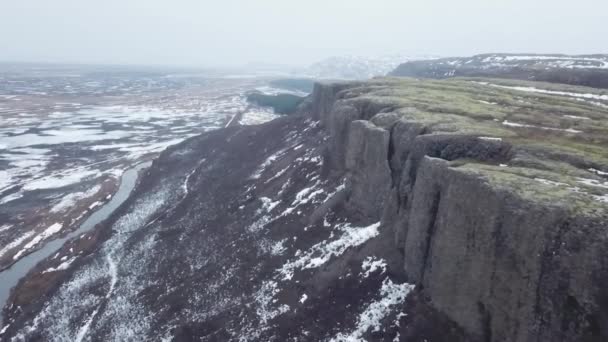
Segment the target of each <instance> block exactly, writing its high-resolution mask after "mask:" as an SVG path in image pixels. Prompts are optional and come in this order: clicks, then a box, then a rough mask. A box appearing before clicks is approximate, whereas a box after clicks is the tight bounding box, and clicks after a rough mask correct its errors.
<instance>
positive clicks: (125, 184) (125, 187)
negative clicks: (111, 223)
mask: <svg viewBox="0 0 608 342" xmlns="http://www.w3.org/2000/svg"><path fill="white" fill-rule="evenodd" d="M150 165H151V162H145V163H141V164H139V165H137V166H135V167H133V168H131V169H129V170H127V171H125V173H124V174H123V175H122V177H121V180H120V187H119V188H118V191H117V192H116V194H115V195H114V196H113V197H112V199H111V200H110V201H109V202H108V203H106V204H105V205H104V206H102V207H101V208H100V209H98V210H97V211H95V212H94V213H93V214H92V215H91V216H89V217H88V218H87V219H86V221H84V222H83V223H82V224H81V225H80V227H79V228H78V229H77V230H75V231H73V232H71V233H69V234H68V235H66V236H64V237H62V238H58V239H55V240H53V241H50V242H48V243H46V244H45V246H44V247H43V248H41V249H39V250H37V251H35V252H33V253H31V254H29V255H27V256H26V257H24V258H22V259H20V260H19V261H18V262H16V263H15V264H13V265H12V266H11V267H10V268H8V269H6V270H4V271H2V272H0V310H1V309H2V308H4V306H5V305H6V301H7V300H8V297H9V295H10V291H11V289H12V288H13V287H15V286H16V285H17V283H18V282H19V280H20V279H22V278H23V277H25V276H26V275H27V273H28V272H29V271H30V270H31V269H32V268H33V267H34V266H36V265H37V264H38V263H39V262H40V261H42V260H44V259H46V258H48V257H50V256H51V255H53V254H54V253H56V252H57V251H58V250H59V249H60V248H61V246H63V244H64V243H65V242H66V241H68V240H70V239H72V238H74V237H77V236H79V235H81V234H82V233H85V232H87V231H89V230H91V229H93V227H95V225H97V224H98V223H100V222H101V221H103V220H105V219H106V218H108V217H109V216H110V215H111V214H112V213H113V212H114V211H115V210H116V209H117V208H118V207H119V206H120V205H121V204H123V203H124V202H125V201H126V200H127V198H129V195H130V194H131V191H133V189H134V188H135V185H136V184H137V175H138V173H139V171H140V170H142V169H144V168H146V167H149V166H150ZM2 315H3V313H2V311H0V322H2V320H3V317H2Z"/></svg>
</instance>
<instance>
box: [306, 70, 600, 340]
mask: <svg viewBox="0 0 608 342" xmlns="http://www.w3.org/2000/svg"><path fill="white" fill-rule="evenodd" d="M536 86H537V87H541V86H544V87H550V86H549V85H547V84H544V85H543V84H537V85H536ZM504 87H505V88H503V89H509V87H508V86H506V85H505V86H504ZM497 90H498V89H492V87H489V86H488V83H487V82H482V83H472V82H471V81H465V82H463V81H456V82H453V83H449V82H448V83H440V82H422V81H410V80H407V81H405V80H404V81H398V80H377V81H374V82H371V83H368V84H358V85H351V86H350V87H347V86H345V85H335V84H334V85H317V87H316V88H315V92H314V94H315V106H314V107H313V108H314V110H313V111H314V112H315V113H317V114H318V115H319V116H320V118H321V122H323V123H324V126H325V129H326V130H327V131H328V132H329V134H330V137H329V146H328V150H329V153H328V155H329V157H328V159H329V160H330V161H331V165H333V168H334V170H340V171H341V170H344V172H345V173H346V175H347V183H346V184H347V189H348V191H349V193H350V196H349V198H348V205H350V206H352V207H353V208H355V209H356V211H357V212H359V213H361V214H362V215H364V216H367V217H370V218H371V220H372V221H373V220H376V219H381V229H385V230H390V231H391V233H392V234H394V236H395V240H394V241H395V248H398V249H399V250H401V251H402V253H403V262H404V265H403V266H404V271H405V273H406V274H407V279H408V281H410V282H412V283H414V284H416V285H417V287H418V289H419V290H420V291H421V293H422V294H423V295H424V296H425V297H427V298H429V299H430V302H431V305H432V306H433V307H434V308H436V309H438V310H439V311H440V312H442V313H445V314H446V315H447V316H448V317H449V318H450V319H451V320H453V321H454V322H456V323H457V324H458V325H459V326H460V327H462V328H463V329H464V330H465V331H466V332H467V334H468V337H469V338H470V339H474V340H477V339H478V340H483V341H581V340H594V341H600V340H603V339H605V338H608V335H607V334H608V330H606V329H607V328H608V316H607V313H608V306H607V303H606V299H605V297H606V292H605V290H603V285H602V284H603V283H604V282H605V281H606V280H607V277H608V263H607V262H608V245H607V242H608V241H607V238H608V233H607V231H606V228H607V225H608V216H607V215H608V205H607V204H608V203H607V202H608V201H607V198H606V197H605V193H606V189H608V182H606V178H605V176H606V175H607V174H606V173H605V172H603V171H600V170H606V169H607V167H608V164H606V157H607V156H608V154H607V153H606V150H605V148H606V147H607V146H608V145H607V144H606V143H607V140H606V138H605V137H606V136H604V137H600V136H595V134H596V133H599V131H604V129H605V127H606V125H605V119H606V114H608V111H606V106H603V105H600V106H597V105H598V104H597V103H596V104H595V105H596V107H594V105H593V104H588V105H586V108H585V109H583V108H582V107H579V105H580V103H578V102H580V101H576V98H572V97H571V98H568V95H563V94H562V96H561V98H558V97H555V96H554V97H550V96H547V97H545V96H543V97H541V98H538V97H536V95H534V94H536V93H534V92H532V95H533V96H530V95H531V94H530V93H529V92H526V91H525V89H524V91H519V92H518V91H513V92H512V91H506V92H504V91H497ZM488 91H489V92H490V93H488ZM571 91H573V93H572V94H570V95H573V94H575V93H574V92H575V91H576V92H577V93H579V94H582V93H581V92H585V91H587V90H585V89H571ZM487 96H489V97H495V98H487ZM511 96H514V97H515V98H514V99H511V100H516V101H518V102H520V103H522V104H523V103H525V105H522V106H517V105H515V104H512V103H511V104H510V103H509V101H511V100H507V97H511ZM597 96H598V98H599V96H604V97H603V99H604V100H606V99H607V98H606V97H605V95H599V94H597ZM497 97H500V99H498V98H497ZM553 101H567V102H569V103H570V104H571V105H574V107H569V106H567V105H565V104H563V103H562V104H561V106H560V107H559V108H558V107H552V109H553V110H556V111H557V112H552V111H551V110H549V108H548V107H545V106H549V105H551V106H553V105H557V103H555V104H552V102H553ZM575 103H576V105H575ZM480 106H481V107H480ZM581 109H582V110H583V111H584V112H585V115H589V117H587V116H584V118H585V119H583V116H575V115H572V114H574V113H573V112H572V113H568V112H569V111H570V110H575V111H577V112H578V113H579V114H582V112H579V111H578V110H581ZM573 117H576V118H577V119H576V120H567V118H573ZM591 117H593V118H591ZM589 120H597V121H596V124H599V126H596V124H593V125H590V126H586V127H582V126H580V124H581V122H580V121H585V122H586V121H589ZM543 122H544V123H543ZM555 124H558V125H555ZM600 126H601V127H600ZM573 127H576V128H577V129H574V128H573ZM590 135H594V137H591V136H590ZM545 142H546V143H547V144H545ZM550 142H551V143H550ZM542 145H544V146H542ZM574 146H576V147H574ZM584 146H585V147H584ZM573 147H574V148H573ZM587 148H589V151H590V150H591V149H595V148H598V150H596V151H597V152H600V150H602V149H604V150H603V151H601V152H600V154H601V156H600V155H598V157H599V158H598V159H595V158H594V157H593V156H592V155H585V153H582V152H583V150H586V149H587ZM583 184H587V185H592V188H593V187H595V189H591V188H588V189H583V188H582V187H581V186H582V185H583ZM600 188H604V190H601V191H600V192H599V193H595V192H594V191H596V190H599V189H600Z"/></svg>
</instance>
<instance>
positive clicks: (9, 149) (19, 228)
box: [0, 65, 276, 269]
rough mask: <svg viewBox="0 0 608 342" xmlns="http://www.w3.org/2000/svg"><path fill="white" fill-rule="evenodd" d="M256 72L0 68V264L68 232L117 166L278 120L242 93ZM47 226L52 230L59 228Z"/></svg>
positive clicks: (117, 172)
mask: <svg viewBox="0 0 608 342" xmlns="http://www.w3.org/2000/svg"><path fill="white" fill-rule="evenodd" d="M264 85H265V82H264V81H262V80H259V79H247V80H243V79H238V78H213V79H212V78H205V77H204V76H201V75H200V74H189V73H183V72H182V73H179V74H176V73H172V74H170V75H169V74H164V73H161V72H156V71H154V72H142V71H128V70H123V69H119V70H114V69H109V70H97V69H91V68H84V67H82V68H77V69H73V68H68V67H64V68H59V67H55V68H42V67H40V68H29V67H24V66H6V65H3V66H0V118H1V120H0V226H1V227H2V229H0V246H1V247H2V248H0V269H2V268H4V267H7V266H8V265H10V264H11V263H13V262H14V261H16V260H18V259H19V257H21V256H23V255H25V254H27V253H28V252H30V251H32V250H33V249H35V248H36V247H39V245H40V244H42V243H44V241H45V240H46V239H48V238H51V237H53V236H54V235H57V234H61V233H64V232H66V231H68V230H71V229H73V228H74V227H75V226H76V225H77V224H78V223H79V222H81V221H82V220H83V219H84V218H85V216H86V214H87V213H89V212H91V211H92V210H94V209H95V208H96V207H98V206H99V205H101V204H103V203H104V202H105V201H107V200H109V199H110V198H111V196H112V193H113V192H114V191H115V190H116V186H117V182H118V180H119V178H120V176H121V174H122V172H123V171H124V170H125V169H127V168H129V167H131V166H133V165H135V164H137V163H140V162H142V161H144V160H149V159H151V158H153V157H155V156H157V155H158V154H159V153H160V152H161V151H162V150H164V149H165V148H166V147H168V146H171V145H174V144H177V143H179V142H181V141H183V140H184V139H186V138H189V137H192V136H194V135H197V134H200V133H202V132H205V131H208V130H212V129H216V128H219V127H223V126H224V125H226V123H227V122H228V121H229V120H230V119H231V118H233V117H234V116H235V114H237V113H240V114H242V115H241V116H240V118H241V119H240V123H241V124H257V123H261V122H265V121H268V120H270V119H273V118H274V117H276V115H274V114H273V113H272V112H271V111H269V110H267V109H263V108H252V107H250V106H249V105H248V104H247V103H246V100H245V97H244V93H245V92H246V91H249V90H251V89H253V88H256V87H264ZM54 225H58V226H59V227H61V228H60V229H53V230H52V231H49V230H48V228H49V227H51V226H53V227H58V226H54Z"/></svg>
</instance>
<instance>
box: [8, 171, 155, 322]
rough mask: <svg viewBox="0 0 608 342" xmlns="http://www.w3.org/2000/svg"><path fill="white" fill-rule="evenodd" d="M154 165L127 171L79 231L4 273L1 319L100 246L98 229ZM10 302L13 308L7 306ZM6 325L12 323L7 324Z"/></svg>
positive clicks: (36, 252) (52, 283)
mask: <svg viewBox="0 0 608 342" xmlns="http://www.w3.org/2000/svg"><path fill="white" fill-rule="evenodd" d="M150 165H151V162H145V163H141V164H139V165H137V166H135V167H133V168H131V169H129V170H127V171H126V172H125V173H124V174H123V175H122V177H121V180H120V186H119V187H118V190H117V191H116V193H115V194H114V196H112V199H111V200H110V201H109V202H107V203H106V204H104V205H103V206H101V207H100V208H99V209H98V210H96V211H95V212H94V213H93V214H91V215H90V216H89V217H88V218H87V219H86V220H85V221H84V222H83V223H82V224H81V225H80V227H79V228H78V229H76V230H75V231H73V232H71V233H69V234H68V235H66V236H64V237H62V238H58V239H55V240H52V241H50V242H48V243H47V244H45V245H44V247H42V248H41V249H39V250H37V251H35V252H33V253H31V254H29V255H27V256H25V257H23V258H21V259H20V260H19V261H18V262H16V263H15V264H13V265H12V266H11V267H9V268H8V269H6V270H4V271H2V272H0V307H2V308H3V310H2V316H0V318H1V317H4V316H5V315H4V313H6V312H14V311H15V310H19V309H18V308H19V307H20V306H23V305H27V304H28V303H29V302H30V301H31V299H32V297H35V296H38V295H39V294H41V293H47V292H48V291H49V290H50V289H51V288H53V287H54V286H56V284H58V282H59V281H60V279H61V278H62V276H64V274H66V273H68V272H69V271H70V268H71V267H73V266H75V265H76V264H78V260H79V258H80V257H81V256H83V255H85V254H87V252H90V251H91V249H92V248H94V247H95V246H96V243H97V240H98V239H99V237H100V234H101V233H102V232H100V231H96V230H95V229H94V228H95V227H96V226H97V225H98V224H99V223H101V222H102V221H103V220H105V219H107V218H108V217H110V215H112V213H114V212H115V211H116V210H117V209H118V208H119V207H120V206H121V205H122V204H123V203H124V202H125V201H126V200H127V199H128V197H129V196H130V194H131V192H132V191H133V189H134V188H135V186H136V185H137V182H138V179H139V174H140V172H141V171H142V170H145V168H147V167H149V166H150ZM51 256H52V258H49V257H51ZM7 303H11V305H10V306H9V307H6V304H7ZM3 323H4V324H10V322H6V321H3Z"/></svg>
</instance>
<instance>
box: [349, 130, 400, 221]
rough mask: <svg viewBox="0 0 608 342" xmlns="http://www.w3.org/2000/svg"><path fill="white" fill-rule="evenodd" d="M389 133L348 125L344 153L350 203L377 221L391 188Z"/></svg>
mask: <svg viewBox="0 0 608 342" xmlns="http://www.w3.org/2000/svg"><path fill="white" fill-rule="evenodd" d="M389 139H390V133H389V131H387V130H385V129H383V128H380V127H377V126H376V125H374V124H373V123H371V122H370V121H364V120H357V121H353V122H352V123H351V124H350V130H349V136H348V148H347V151H346V170H347V181H348V183H347V186H348V187H349V189H350V194H351V196H350V203H351V205H353V206H354V207H355V208H357V209H358V210H360V211H361V213H362V215H364V216H366V217H374V218H377V219H379V218H380V216H381V214H382V210H383V208H384V200H385V197H386V193H387V192H388V191H389V190H390V187H391V171H390V168H389V165H388V150H389Z"/></svg>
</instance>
